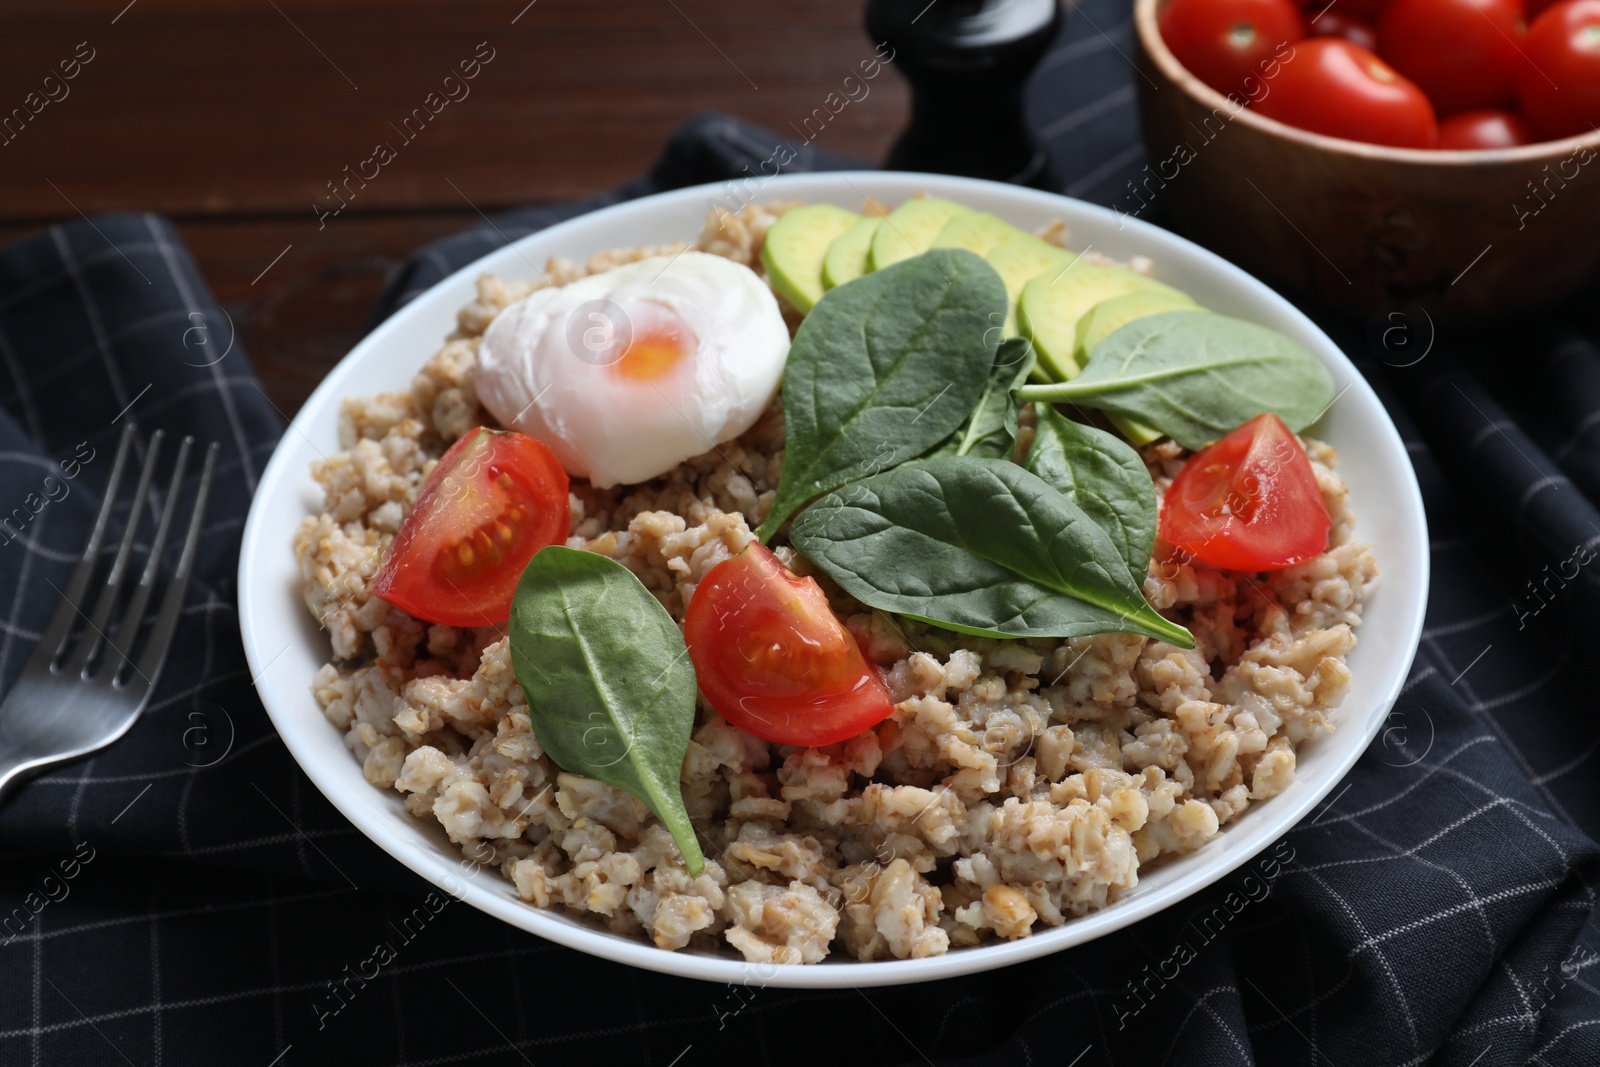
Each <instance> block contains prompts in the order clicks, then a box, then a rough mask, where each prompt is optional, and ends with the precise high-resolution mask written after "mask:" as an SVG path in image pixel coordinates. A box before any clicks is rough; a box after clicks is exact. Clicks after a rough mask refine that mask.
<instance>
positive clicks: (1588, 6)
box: [1517, 0, 1600, 137]
mask: <svg viewBox="0 0 1600 1067" xmlns="http://www.w3.org/2000/svg"><path fill="white" fill-rule="evenodd" d="M1523 50H1524V51H1525V52H1526V53H1527V56H1528V62H1527V63H1525V64H1523V65H1522V66H1520V67H1518V68H1517V97H1518V98H1519V99H1520V100H1521V101H1522V110H1523V111H1524V112H1526V113H1527V116H1528V118H1529V119H1530V120H1532V122H1533V124H1534V126H1536V127H1537V128H1538V130H1539V132H1540V133H1542V134H1544V135H1545V136H1546V137H1570V136H1572V135H1573V134H1575V133H1586V132H1588V131H1589V130H1592V129H1594V128H1596V127H1600V0H1567V2H1566V3H1562V4H1557V5H1556V6H1555V7H1552V8H1551V9H1550V10H1548V11H1546V12H1545V13H1544V14H1542V15H1540V16H1539V17H1538V18H1537V19H1535V20H1534V22H1533V26H1532V27H1530V28H1529V30H1528V40H1527V44H1526V45H1524V46H1523Z"/></svg>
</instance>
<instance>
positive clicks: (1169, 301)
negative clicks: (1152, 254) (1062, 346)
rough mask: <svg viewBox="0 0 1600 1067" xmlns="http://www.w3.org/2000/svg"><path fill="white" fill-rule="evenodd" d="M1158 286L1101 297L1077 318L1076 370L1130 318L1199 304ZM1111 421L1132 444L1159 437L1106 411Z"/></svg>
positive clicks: (1152, 429) (1144, 426) (1150, 428)
mask: <svg viewBox="0 0 1600 1067" xmlns="http://www.w3.org/2000/svg"><path fill="white" fill-rule="evenodd" d="M1157 285H1158V286H1160V287H1159V288H1153V289H1139V290H1137V291H1135V292H1132V293H1126V294H1124V295H1122V296H1114V297H1112V298H1111V299H1110V300H1102V301H1100V303H1098V304H1096V305H1095V306H1094V307H1092V308H1090V309H1089V313H1088V314H1087V315H1085V316H1084V317H1083V318H1081V319H1079V320H1078V346H1077V350H1076V352H1075V353H1074V356H1075V358H1076V360H1077V364H1078V367H1079V369H1082V368H1083V367H1085V366H1087V365H1088V363H1089V353H1091V352H1093V351H1094V349H1095V346H1096V345H1098V344H1099V343H1100V342H1101V341H1104V340H1105V339H1106V338H1107V337H1110V336H1111V335H1112V334H1113V333H1116V332H1117V331H1118V330H1120V329H1122V327H1124V326H1126V325H1128V323H1130V322H1132V321H1133V320H1134V319H1142V318H1144V317H1145V316H1146V315H1158V314H1160V313H1161V312H1163V311H1188V310H1193V309H1196V308H1198V307H1199V306H1200V305H1198V304H1196V303H1195V302H1194V299H1193V298H1192V297H1191V296H1189V294H1188V293H1185V292H1182V291H1180V290H1177V289H1173V288H1172V287H1171V286H1166V285H1160V283H1159V282H1158V283H1157ZM1106 417H1107V418H1109V419H1110V420H1111V424H1112V425H1113V426H1115V427H1116V428H1117V429H1118V430H1119V431H1121V433H1122V436H1124V437H1126V438H1127V439H1128V440H1129V441H1130V442H1132V443H1133V445H1134V446H1135V447H1139V446H1142V445H1147V444H1149V443H1150V442H1152V441H1154V440H1156V439H1157V438H1159V437H1160V436H1161V431H1160V430H1158V429H1156V428H1155V427H1154V426H1151V425H1149V424H1148V423H1143V422H1140V421H1138V420H1137V419H1130V418H1128V417H1127V416H1126V415H1112V414H1110V413H1107V416H1106Z"/></svg>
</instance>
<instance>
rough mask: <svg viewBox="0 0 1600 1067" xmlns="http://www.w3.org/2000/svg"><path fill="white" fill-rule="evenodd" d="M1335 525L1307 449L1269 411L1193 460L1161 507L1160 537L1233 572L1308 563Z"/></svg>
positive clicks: (1323, 544) (1273, 568) (1318, 551)
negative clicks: (1329, 515) (1324, 504)
mask: <svg viewBox="0 0 1600 1067" xmlns="http://www.w3.org/2000/svg"><path fill="white" fill-rule="evenodd" d="M1332 525H1333V524H1332V521H1331V520H1330V519H1329V518H1328V509H1327V508H1326V507H1324V506H1323V503H1322V491H1321V490H1320V489H1318V488H1317V476H1316V473H1315V472H1314V471H1312V469H1311V461H1310V460H1309V459H1307V458H1306V452H1305V449H1304V448H1302V447H1301V446H1300V442H1299V440H1297V439H1296V438H1295V436H1294V434H1292V433H1290V432H1289V428H1288V427H1287V426H1285V425H1284V424H1283V420H1281V419H1279V418H1278V416H1276V415H1274V414H1272V413H1271V412H1268V413H1266V414H1264V415H1257V416H1256V417H1255V418H1253V419H1251V420H1250V421H1249V422H1247V423H1245V424H1244V425H1243V426H1241V427H1239V428H1238V429H1237V430H1234V431H1233V432H1232V433H1230V434H1228V435H1227V436H1226V437H1224V438H1223V439H1222V440H1220V441H1218V442H1217V443H1216V444H1214V445H1210V446H1208V447H1206V448H1203V449H1201V450H1200V451H1199V452H1196V453H1195V454H1194V455H1193V456H1190V457H1189V462H1187V463H1185V464H1184V465H1183V469H1182V470H1181V471H1179V472H1178V476H1177V477H1176V478H1174V479H1173V480H1172V485H1171V487H1169V488H1168V489H1167V495H1166V499H1165V501H1164V502H1163V504H1162V508H1161V536H1162V537H1163V538H1165V539H1166V540H1167V541H1168V542H1169V543H1171V544H1173V545H1175V546H1176V547H1178V548H1179V549H1181V550H1183V551H1185V552H1187V553H1189V554H1190V555H1191V556H1193V557H1194V558H1195V559H1197V560H1199V561H1200V562H1201V563H1209V564H1210V565H1211V566H1213V567H1221V568H1224V569H1225V570H1233V571H1271V570H1280V569H1282V568H1284V567H1289V566H1293V565H1294V564H1296V563H1300V562H1302V561H1304V560H1307V559H1310V558H1311V557H1312V556H1315V555H1318V554H1319V553H1321V552H1322V551H1324V550H1325V549H1326V548H1327V547H1328V529H1329V528H1330V527H1331V526H1332Z"/></svg>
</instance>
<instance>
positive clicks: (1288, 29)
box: [1160, 0, 1306, 93]
mask: <svg viewBox="0 0 1600 1067" xmlns="http://www.w3.org/2000/svg"><path fill="white" fill-rule="evenodd" d="M1160 25H1161V39H1162V40H1163V41H1165V42H1166V44H1167V47H1168V48H1170V49H1171V50H1172V54H1173V55H1174V56H1175V57H1176V58H1177V60H1178V62H1179V63H1182V64H1183V65H1184V67H1185V68H1186V69H1187V70H1188V71H1189V72H1190V73H1191V74H1193V75H1194V76H1195V77H1197V78H1199V79H1200V80H1201V81H1203V82H1205V83H1206V84H1207V85H1209V86H1211V88H1213V89H1215V90H1216V91H1217V92H1219V93H1238V92H1241V91H1243V90H1244V89H1245V79H1246V78H1251V77H1254V78H1260V77H1261V76H1262V74H1263V72H1264V71H1265V70H1266V69H1267V68H1268V67H1269V66H1270V64H1271V63H1272V61H1273V57H1274V56H1275V55H1277V53H1278V51H1279V49H1281V48H1282V47H1283V46H1284V45H1285V44H1289V43H1291V42H1294V41H1298V40H1300V39H1301V38H1302V37H1304V36H1305V35H1306V26H1305V21H1304V20H1303V19H1302V18H1301V17H1300V12H1299V10H1298V9H1297V8H1296V7H1295V6H1294V4H1293V3H1291V2H1290V0H1172V3H1170V4H1168V5H1167V9H1166V10H1165V11H1163V12H1162V13H1161V23H1160Z"/></svg>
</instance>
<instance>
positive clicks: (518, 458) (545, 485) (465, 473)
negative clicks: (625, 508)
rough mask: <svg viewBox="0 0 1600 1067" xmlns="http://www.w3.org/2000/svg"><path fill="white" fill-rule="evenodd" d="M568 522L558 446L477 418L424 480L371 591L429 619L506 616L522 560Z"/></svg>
mask: <svg viewBox="0 0 1600 1067" xmlns="http://www.w3.org/2000/svg"><path fill="white" fill-rule="evenodd" d="M571 522H572V513H571V510H570V509H569V507H568V503H567V472H566V471H564V470H562V469H561V463H560V461H558V460H557V459H556V457H555V453H553V452H551V451H550V449H549V448H547V447H546V446H545V445H544V443H543V442H541V441H537V440H535V439H533V438H532V437H529V436H527V435H526V434H520V433H507V432H505V431H502V430H490V429H487V428H485V427H482V426H480V427H478V428H477V429H475V430H472V431H471V432H469V433H467V434H466V435H465V436H463V437H462V438H461V439H460V440H459V441H457V442H456V443H455V444H453V445H451V446H450V451H448V452H446V453H445V454H444V458H443V459H441V460H439V463H438V465H437V466H435V467H434V468H433V470H432V471H431V472H430V473H429V474H428V479H427V481H425V482H423V483H422V489H421V491H420V492H418V494H417V503H416V505H415V506H414V507H413V508H412V509H411V513H410V514H409V515H407V516H406V518H405V521H404V522H402V523H401V524H400V530H399V532H398V533H396V534H395V538H394V542H393V543H392V544H391V545H390V546H389V555H388V556H387V557H386V558H385V559H384V562H383V568H382V569H381V570H380V571H379V572H378V577H377V580H375V581H374V582H373V583H372V595H373V596H375V597H378V598H379V599H382V600H387V601H388V602H389V603H391V604H393V605H394V606H395V607H397V608H399V609H400V610H402V611H404V612H406V613H408V614H410V615H414V616H416V617H417V618H419V619H423V620H426V621H428V622H439V623H444V624H446V625H448V626H490V625H495V624H498V623H503V622H505V621H506V619H508V618H510V617H511V597H512V594H513V593H515V592H516V590H517V580H518V579H519V578H521V577H522V570H523V568H524V567H526V566H527V565H528V561H529V560H530V559H532V558H533V554H534V553H535V552H537V551H539V550H540V549H541V548H544V547H545V546H547V545H554V544H559V543H561V542H562V541H565V540H566V539H567V530H568V527H569V526H570V525H571Z"/></svg>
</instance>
